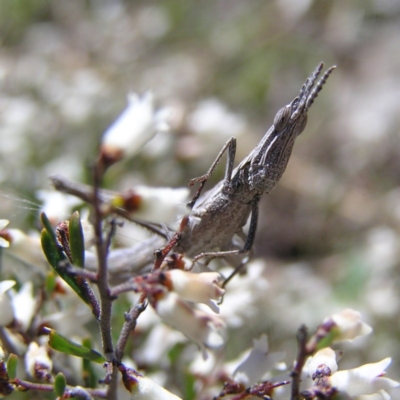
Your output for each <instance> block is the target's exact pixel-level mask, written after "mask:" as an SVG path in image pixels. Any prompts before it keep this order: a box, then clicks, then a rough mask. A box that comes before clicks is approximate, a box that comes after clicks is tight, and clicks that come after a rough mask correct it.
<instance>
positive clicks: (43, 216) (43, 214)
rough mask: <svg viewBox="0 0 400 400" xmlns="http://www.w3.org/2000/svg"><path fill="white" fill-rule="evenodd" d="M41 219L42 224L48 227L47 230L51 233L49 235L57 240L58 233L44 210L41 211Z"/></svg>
mask: <svg viewBox="0 0 400 400" xmlns="http://www.w3.org/2000/svg"><path fill="white" fill-rule="evenodd" d="M40 220H41V221H42V224H43V226H44V228H45V229H46V231H47V232H48V233H49V235H50V236H51V238H52V239H53V241H54V242H55V241H56V235H55V234H54V230H53V227H52V226H51V222H50V220H49V219H48V218H47V215H46V214H45V213H44V212H42V213H40Z"/></svg>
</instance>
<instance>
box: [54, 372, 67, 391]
mask: <svg viewBox="0 0 400 400" xmlns="http://www.w3.org/2000/svg"><path fill="white" fill-rule="evenodd" d="M66 387H67V380H66V379H65V376H64V374H63V373H62V372H59V373H58V374H57V375H56V377H55V379H54V391H55V393H56V395H57V396H58V397H62V396H64V392H65V388H66Z"/></svg>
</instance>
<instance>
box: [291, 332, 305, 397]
mask: <svg viewBox="0 0 400 400" xmlns="http://www.w3.org/2000/svg"><path fill="white" fill-rule="evenodd" d="M307 338H308V330H307V327H306V326H305V325H302V326H301V327H300V328H299V330H298V331H297V343H298V347H299V349H298V353H297V359H296V362H295V365H294V368H293V371H292V372H291V377H292V394H291V397H290V400H299V399H300V397H299V393H300V378H301V371H302V370H303V367H304V364H305V362H306V359H307V357H308V356H309V355H310V352H309V350H308V349H307Z"/></svg>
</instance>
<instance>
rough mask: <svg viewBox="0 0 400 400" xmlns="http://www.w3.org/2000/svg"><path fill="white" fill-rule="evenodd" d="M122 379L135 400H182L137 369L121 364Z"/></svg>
mask: <svg viewBox="0 0 400 400" xmlns="http://www.w3.org/2000/svg"><path fill="white" fill-rule="evenodd" d="M119 369H120V371H121V372H122V381H123V383H124V385H125V387H126V388H127V389H128V390H129V391H130V392H131V394H132V397H131V398H132V399H134V400H152V399H154V400H156V399H157V400H182V399H181V398H180V397H178V396H176V395H174V394H173V393H171V392H169V391H168V390H166V389H164V388H163V387H162V386H160V385H158V384H157V383H155V382H154V381H152V380H151V379H149V378H146V377H145V376H142V375H141V374H139V373H137V372H136V371H135V370H133V369H131V368H128V367H125V366H124V365H121V366H120V367H119Z"/></svg>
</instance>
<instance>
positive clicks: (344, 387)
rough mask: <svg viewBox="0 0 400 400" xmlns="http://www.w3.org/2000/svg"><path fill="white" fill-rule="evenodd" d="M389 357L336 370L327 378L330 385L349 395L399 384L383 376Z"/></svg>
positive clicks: (365, 393)
mask: <svg viewBox="0 0 400 400" xmlns="http://www.w3.org/2000/svg"><path fill="white" fill-rule="evenodd" d="M391 361H392V360H391V358H389V357H388V358H385V359H383V360H382V361H379V362H377V363H372V364H365V365H362V366H361V367H358V368H354V369H348V370H344V371H337V372H335V373H334V374H332V376H331V377H330V378H329V381H330V384H331V385H332V387H334V388H336V389H337V390H339V391H343V392H346V393H347V394H348V395H349V396H351V397H353V396H361V395H371V394H374V393H378V392H380V391H383V392H382V393H385V390H387V389H390V388H394V387H397V386H399V385H400V383H399V382H396V381H394V380H393V379H389V378H385V377H384V375H385V369H386V368H387V367H388V365H389V364H390V363H391Z"/></svg>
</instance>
